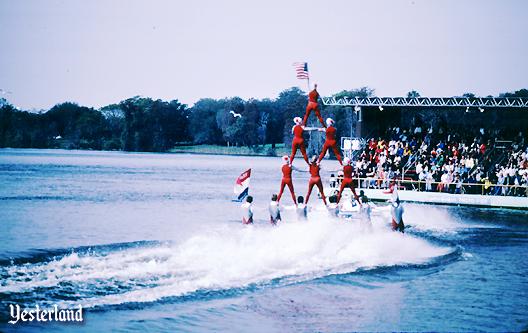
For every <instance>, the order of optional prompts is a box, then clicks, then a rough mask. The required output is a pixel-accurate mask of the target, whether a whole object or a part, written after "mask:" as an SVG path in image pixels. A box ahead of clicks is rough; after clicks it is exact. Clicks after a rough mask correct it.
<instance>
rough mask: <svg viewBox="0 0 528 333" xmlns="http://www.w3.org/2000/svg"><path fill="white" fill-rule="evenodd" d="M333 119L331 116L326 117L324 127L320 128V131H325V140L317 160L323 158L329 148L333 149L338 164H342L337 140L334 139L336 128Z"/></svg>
mask: <svg viewBox="0 0 528 333" xmlns="http://www.w3.org/2000/svg"><path fill="white" fill-rule="evenodd" d="M334 123H335V122H334V120H333V119H332V118H326V125H327V126H328V127H326V129H320V131H322V132H323V131H324V132H326V140H325V143H324V145H323V150H322V151H321V154H320V155H319V162H321V160H322V159H323V158H324V156H325V154H326V151H327V150H328V149H330V148H332V150H333V151H334V155H335V157H336V158H337V160H338V161H339V164H341V165H343V161H342V159H341V154H339V149H338V148H337V141H336V132H337V130H336V128H335V127H334V126H333V125H334Z"/></svg>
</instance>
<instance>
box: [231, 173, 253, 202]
mask: <svg viewBox="0 0 528 333" xmlns="http://www.w3.org/2000/svg"><path fill="white" fill-rule="evenodd" d="M250 177H251V169H248V170H246V171H244V172H242V174H241V175H240V176H238V178H237V180H236V182H235V188H234V190H233V192H234V193H235V194H236V195H237V198H236V199H235V200H233V201H238V202H242V200H244V198H245V197H246V196H247V195H248V194H249V179H250Z"/></svg>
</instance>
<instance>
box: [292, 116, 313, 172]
mask: <svg viewBox="0 0 528 333" xmlns="http://www.w3.org/2000/svg"><path fill="white" fill-rule="evenodd" d="M293 122H294V123H295V126H293V127H292V133H293V140H292V152H291V156H290V161H291V163H293V159H294V158H295V154H296V153H297V149H300V150H301V154H302V156H303V158H304V161H305V162H306V164H308V165H309V164H310V162H308V155H306V147H305V146H304V137H303V133H304V126H303V125H302V119H301V118H300V117H295V118H293Z"/></svg>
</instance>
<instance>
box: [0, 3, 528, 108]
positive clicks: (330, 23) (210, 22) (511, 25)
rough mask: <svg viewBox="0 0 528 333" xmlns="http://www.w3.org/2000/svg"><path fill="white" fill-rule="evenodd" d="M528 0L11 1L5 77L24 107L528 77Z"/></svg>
mask: <svg viewBox="0 0 528 333" xmlns="http://www.w3.org/2000/svg"><path fill="white" fill-rule="evenodd" d="M526 13H528V1H523V0H518V1H514V0H496V1H488V0H444V1H433V0H385V1H383V0H374V1H373V0H370V1H366V0H364V1H311V0H304V1H283V0H271V1H270V0H267V1H247V0H233V1H229V0H226V1H214V0H212V1H205V0H196V1H176V0H174V1H157V0H156V1H152V0H150V1H146V0H145V1H124V0H123V1H119V0H114V1H101V0H89V1H88V0H86V1H80V0H64V1H59V0H34V1H30V0H20V1H17V0H0V45H1V49H0V89H3V90H4V91H9V92H11V93H9V94H5V93H4V94H3V95H0V97H2V96H4V97H6V98H7V99H8V100H9V101H11V102H12V103H13V104H15V105H17V106H18V107H21V108H37V109H39V108H49V107H50V106H52V105H54V104H56V103H59V102H64V101H74V102H78V103H80V104H83V105H88V106H94V107H100V106H103V105H107V104H110V103H114V102H119V101H120V100H123V99H125V98H128V97H131V96H135V95H143V96H149V97H153V98H161V99H164V100H171V99H179V100H180V101H183V102H185V103H188V104H192V103H194V102H195V101H196V100H198V99H199V98H202V97H213V98H221V97H229V96H240V97H242V98H250V97H256V98H264V97H271V98H274V97H276V96H277V94H278V93H279V92H280V91H282V90H284V89H286V88H289V87H291V86H299V87H301V88H303V89H306V83H305V82H304V81H300V80H297V79H296V78H295V74H294V71H293V67H292V63H293V62H296V61H307V62H308V63H309V66H310V74H311V77H312V82H315V81H316V82H318V83H319V91H320V93H321V94H322V95H330V94H332V93H335V92H338V91H341V90H344V89H353V88H357V87H361V86H369V87H371V88H374V89H375V90H376V94H377V95H378V96H402V95H405V94H406V93H407V92H408V91H409V90H413V89H415V90H418V91H419V92H420V93H421V94H422V95H423V96H454V95H461V94H463V93H465V92H474V93H476V94H478V95H483V96H485V95H489V94H492V95H496V94H498V93H499V92H504V91H513V90H518V89H520V88H528V61H527V59H528V43H527V37H526V32H528V20H526Z"/></svg>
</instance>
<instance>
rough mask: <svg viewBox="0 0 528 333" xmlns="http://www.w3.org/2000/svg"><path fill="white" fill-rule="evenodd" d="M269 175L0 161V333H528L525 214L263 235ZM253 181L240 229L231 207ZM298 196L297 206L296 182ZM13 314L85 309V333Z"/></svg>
mask: <svg viewBox="0 0 528 333" xmlns="http://www.w3.org/2000/svg"><path fill="white" fill-rule="evenodd" d="M280 163H281V162H280V159H278V158H247V157H220V156H198V155H195V156H193V155H163V154H126V153H108V152H75V151H57V150H51V151H48V150H0V223H1V229H0V331H6V330H7V331H11V330H22V331H44V330H48V329H50V328H51V329H54V330H55V331H67V332H69V331H73V330H81V331H107V330H115V331H127V332H128V331H178V332H179V331H183V332H204V331H229V332H247V331H250V332H284V331H294V332H313V331H324V332H342V331H402V330H403V331H521V330H526V329H528V306H526V304H528V262H527V260H526V256H527V254H528V238H527V235H528V214H527V213H526V212H523V211H510V210H490V209H488V210H487V209H476V208H459V207H445V206H442V207H434V206H426V205H407V206H405V208H406V213H405V220H406V223H407V224H408V225H409V226H410V227H409V228H408V232H407V234H405V235H401V234H396V233H392V232H390V231H389V230H388V228H387V223H388V214H387V211H386V209H385V208H383V207H380V208H379V209H376V210H375V215H374V217H373V228H372V230H368V229H365V228H364V227H362V226H359V225H357V224H356V223H350V222H343V221H335V220H332V219H330V218H329V217H328V216H327V214H326V213H325V212H324V211H322V210H319V207H317V206H318V205H319V203H318V202H317V200H314V201H313V202H312V204H313V205H314V210H313V211H312V212H310V220H309V221H308V222H307V223H298V222H296V221H295V218H294V216H293V212H292V211H288V210H286V211H284V214H283V215H284V220H285V223H284V224H283V225H281V226H279V227H276V228H273V227H271V226H269V224H268V222H267V202H268V200H269V196H270V195H271V193H273V192H276V191H277V186H278V184H279V182H280V172H279V169H278V168H279V167H280ZM296 163H297V164H299V165H298V166H299V167H301V166H302V164H300V163H301V162H300V161H297V162H296ZM323 163H324V164H323V167H324V168H325V169H326V170H328V171H330V170H332V169H337V168H338V166H337V164H335V163H334V162H323ZM248 167H251V168H252V170H253V176H252V180H251V181H252V186H251V191H252V195H253V196H254V197H255V212H256V213H255V215H256V218H257V219H256V220H257V221H256V222H257V223H256V225H255V226H253V227H242V226H241V225H240V223H239V216H240V211H239V209H238V207H237V205H236V204H234V203H232V202H230V200H231V198H232V186H233V182H234V179H235V178H236V176H237V175H238V174H240V173H241V172H242V171H244V170H245V169H246V168H248ZM325 176H327V173H323V178H325ZM326 178H328V177H326ZM294 184H295V186H296V190H297V191H298V192H299V193H298V194H305V193H304V192H305V191H306V184H307V178H306V175H305V174H303V173H300V174H297V175H296V178H295V181H294ZM301 192H302V193H301ZM288 199H289V195H288V194H286V196H285V199H284V200H285V203H286V204H290V203H289V202H288V201H287V200H288ZM9 304H20V305H23V306H27V307H34V306H35V305H36V304H38V305H39V306H42V307H46V306H52V305H54V304H57V305H58V306H59V307H63V308H68V307H74V306H76V305H78V304H81V305H83V307H85V309H86V311H85V322H84V323H83V324H81V325H78V324H73V323H72V324H61V323H51V324H50V323H23V324H17V325H15V326H13V325H10V324H7V321H8V320H9V319H8V315H9V310H8V305H9Z"/></svg>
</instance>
